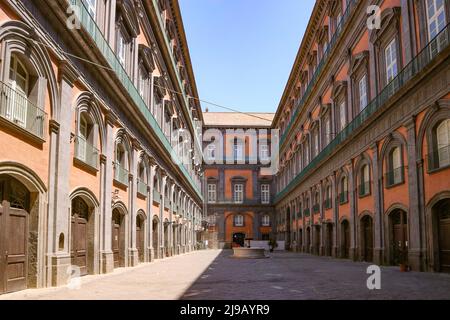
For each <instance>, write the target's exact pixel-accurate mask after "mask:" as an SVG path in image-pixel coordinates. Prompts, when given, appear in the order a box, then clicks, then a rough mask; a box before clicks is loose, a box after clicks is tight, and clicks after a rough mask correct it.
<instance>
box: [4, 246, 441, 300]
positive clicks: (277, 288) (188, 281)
mask: <svg viewBox="0 0 450 320" xmlns="http://www.w3.org/2000/svg"><path fill="white" fill-rule="evenodd" d="M231 255H232V252H231V251H230V250H223V251H221V250H206V251H197V252H193V253H189V254H184V255H181V256H176V257H171V258H167V259H164V260H157V261H155V262H153V263H150V264H142V265H140V266H138V267H136V268H121V269H117V270H115V271H114V273H112V274H106V275H94V276H85V277H82V278H81V280H80V282H81V283H80V285H79V286H78V287H72V288H68V287H59V288H47V289H28V290H24V291H20V292H16V293H12V294H5V295H2V296H0V300H15V299H33V300H55V299H56V300H63V299H64V300H65V299H69V300H81V299H83V300H84V299H88V300H95V299H105V300H111V299H118V300H178V299H183V300H221V299H232V300H284V299H286V300H309V299H319V300H322V299H330V300H336V299H337V300H340V299H352V300H353V299H363V300H366V299H386V300H396V299H446V300H447V299H450V275H449V274H437V273H418V272H408V273H402V272H400V271H399V268H397V267H381V289H380V290H369V289H368V288H367V285H366V283H367V279H368V277H369V276H370V275H369V274H367V267H368V266H370V264H368V263H362V262H352V261H349V260H337V259H332V258H328V257H317V256H312V255H305V254H299V253H290V252H275V253H271V254H270V255H269V258H267V259H261V260H237V259H234V258H231V257H230V256H231Z"/></svg>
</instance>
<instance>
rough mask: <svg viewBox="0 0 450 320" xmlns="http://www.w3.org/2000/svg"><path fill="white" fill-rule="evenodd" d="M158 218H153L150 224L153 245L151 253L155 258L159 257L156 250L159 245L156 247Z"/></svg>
mask: <svg viewBox="0 0 450 320" xmlns="http://www.w3.org/2000/svg"><path fill="white" fill-rule="evenodd" d="M158 225H159V224H158V218H157V217H154V218H153V223H152V237H153V239H152V243H153V252H154V255H155V258H158V257H159V254H158V250H159V245H158V233H159V227H158Z"/></svg>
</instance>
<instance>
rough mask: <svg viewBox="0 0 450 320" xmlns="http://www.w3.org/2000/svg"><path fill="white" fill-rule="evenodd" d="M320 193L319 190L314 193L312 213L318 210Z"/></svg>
mask: <svg viewBox="0 0 450 320" xmlns="http://www.w3.org/2000/svg"><path fill="white" fill-rule="evenodd" d="M319 202H320V195H319V191H316V192H315V193H314V205H313V213H318V212H319V211H320V204H319Z"/></svg>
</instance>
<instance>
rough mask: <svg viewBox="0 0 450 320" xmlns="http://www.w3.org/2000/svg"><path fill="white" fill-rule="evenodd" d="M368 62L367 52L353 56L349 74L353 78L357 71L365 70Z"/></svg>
mask: <svg viewBox="0 0 450 320" xmlns="http://www.w3.org/2000/svg"><path fill="white" fill-rule="evenodd" d="M368 61H369V51H363V52H361V53H358V54H357V55H355V56H353V58H352V64H351V66H350V74H351V76H354V75H355V74H357V73H358V71H360V70H362V69H364V68H367V65H368Z"/></svg>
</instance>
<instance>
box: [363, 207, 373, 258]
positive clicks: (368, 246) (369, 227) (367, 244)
mask: <svg viewBox="0 0 450 320" xmlns="http://www.w3.org/2000/svg"><path fill="white" fill-rule="evenodd" d="M361 224H362V226H361V227H362V232H363V235H362V238H363V242H364V243H363V252H362V258H363V260H364V261H367V262H372V261H373V223H372V218H371V217H369V216H366V217H364V218H363V219H362V221H361Z"/></svg>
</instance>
